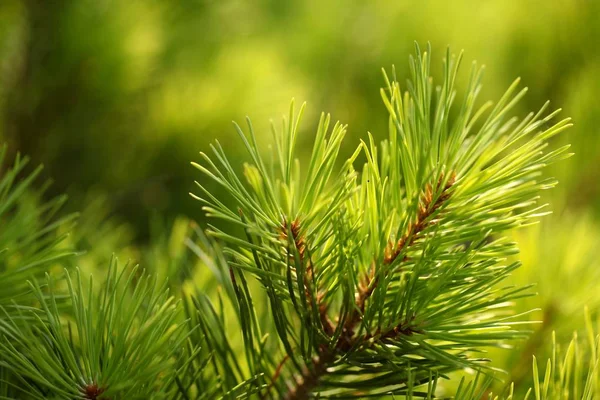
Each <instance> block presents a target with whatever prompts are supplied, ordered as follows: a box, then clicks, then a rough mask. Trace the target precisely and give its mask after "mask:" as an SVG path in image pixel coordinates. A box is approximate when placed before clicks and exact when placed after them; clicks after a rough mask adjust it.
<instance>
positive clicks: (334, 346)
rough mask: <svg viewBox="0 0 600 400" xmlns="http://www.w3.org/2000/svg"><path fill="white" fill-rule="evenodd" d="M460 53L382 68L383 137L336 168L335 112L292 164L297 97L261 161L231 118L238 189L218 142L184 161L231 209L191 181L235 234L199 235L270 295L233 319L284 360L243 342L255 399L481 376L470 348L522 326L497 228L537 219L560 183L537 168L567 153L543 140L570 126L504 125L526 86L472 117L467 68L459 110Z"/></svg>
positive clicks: (474, 80)
mask: <svg viewBox="0 0 600 400" xmlns="http://www.w3.org/2000/svg"><path fill="white" fill-rule="evenodd" d="M460 59H461V56H459V57H457V58H453V57H451V56H450V53H448V54H447V58H446V60H445V62H444V68H443V72H444V80H443V83H442V85H441V86H440V87H438V88H435V89H434V87H433V86H432V80H431V78H430V76H429V64H430V63H429V53H428V52H427V53H421V52H420V49H418V48H417V57H416V58H411V71H412V80H411V81H409V83H408V90H407V91H406V92H404V93H402V91H401V90H400V86H399V84H398V83H397V81H396V79H395V77H394V79H390V78H389V77H388V76H387V75H385V74H384V78H385V81H386V88H384V89H382V92H381V93H382V98H383V101H384V104H385V106H386V108H387V109H388V112H389V116H390V118H389V131H390V134H389V139H388V140H387V141H384V142H383V143H382V144H381V145H380V146H379V147H378V146H377V145H376V144H375V143H374V140H373V138H372V136H371V135H369V141H368V144H367V143H365V142H361V145H360V146H359V147H358V149H357V150H356V151H355V152H354V154H353V155H352V156H351V157H350V158H349V159H347V160H346V161H345V162H344V164H343V165H342V167H341V169H340V170H339V172H338V173H337V174H334V173H333V170H334V167H335V165H336V164H337V162H336V158H337V156H338V153H339V149H340V144H341V141H342V138H343V136H344V134H345V130H346V127H345V126H344V125H342V124H339V123H336V124H335V126H334V127H333V130H332V132H331V135H330V136H329V137H327V132H328V130H329V129H328V128H329V121H330V117H329V116H325V115H322V117H321V119H320V121H319V125H318V127H317V134H316V139H315V145H314V148H313V153H312V155H311V158H310V161H309V163H308V168H307V169H306V170H304V171H305V172H303V170H301V168H300V162H299V161H298V160H295V154H294V149H295V147H296V145H295V142H296V139H297V135H298V129H299V124H300V119H301V116H302V114H303V109H304V106H303V107H302V108H301V110H300V113H299V115H298V117H297V118H296V117H295V114H294V107H293V103H292V107H291V108H290V115H289V118H287V119H285V120H284V123H283V129H282V131H280V132H278V131H277V130H276V129H273V133H274V140H275V146H274V147H275V154H274V156H273V157H272V159H273V162H272V163H271V164H269V163H267V162H265V161H263V159H262V156H261V153H260V151H259V149H258V147H257V144H256V139H255V134H254V131H253V128H252V124H251V123H250V121H249V120H248V130H249V137H247V136H246V135H245V134H244V133H243V132H242V130H241V128H239V127H238V126H237V125H236V129H237V130H238V133H239V135H240V137H241V139H242V141H243V142H244V144H245V146H246V148H247V150H248V152H249V154H250V157H251V160H252V161H251V163H249V164H246V165H245V168H244V175H245V177H246V183H244V182H243V181H242V179H240V178H239V177H238V176H237V174H236V173H235V169H234V167H233V166H232V165H231V164H230V163H229V161H228V160H227V157H226V155H225V152H224V151H223V149H222V147H221V146H220V145H219V144H218V143H217V144H216V146H212V150H213V153H214V157H213V158H211V157H209V156H207V155H205V154H203V153H202V157H203V159H204V163H203V164H202V165H201V164H194V166H195V167H197V168H198V169H199V170H200V171H202V172H203V173H204V174H205V175H206V176H207V177H208V178H210V179H212V180H214V181H216V182H217V183H218V184H219V185H220V186H221V187H222V188H223V189H224V190H225V191H226V192H228V193H229V194H230V195H231V197H232V198H233V199H234V201H235V202H236V208H235V211H234V210H232V209H229V208H228V207H227V206H226V205H225V204H224V203H223V202H221V201H220V200H219V199H217V198H216V197H215V196H214V195H213V194H212V193H211V192H209V191H207V190H206V189H204V187H203V186H202V185H201V184H200V183H198V186H199V187H200V189H201V190H202V192H203V195H202V197H201V196H195V197H196V198H197V199H198V200H200V201H201V202H203V203H204V204H205V207H204V209H205V211H206V212H207V214H208V215H209V216H212V217H215V218H217V219H221V220H224V221H227V222H228V223H233V224H235V225H237V226H239V227H241V228H243V230H244V232H245V236H243V237H237V236H235V235H232V234H229V233H227V232H224V231H222V230H221V229H219V228H218V227H216V226H210V228H209V233H210V235H212V236H213V237H215V238H217V239H219V240H223V241H224V242H225V243H226V246H227V247H226V248H225V250H224V251H225V254H226V257H227V258H228V260H227V263H228V264H229V268H231V271H232V277H235V279H236V280H239V279H242V278H243V277H244V276H245V275H251V276H253V277H255V278H256V279H257V281H258V282H259V283H260V284H261V286H262V288H263V289H262V292H259V294H256V292H255V295H259V296H265V298H266V299H267V301H268V303H269V307H270V311H271V318H272V320H271V321H262V322H263V324H264V325H263V327H262V328H261V327H260V326H259V325H248V324H246V328H242V332H243V334H244V335H252V336H254V335H258V334H259V332H262V331H263V329H264V330H265V331H266V332H267V333H270V334H272V335H274V336H275V337H276V340H275V345H274V347H273V348H272V349H273V351H275V352H277V353H279V354H280V357H279V358H273V357H269V358H268V360H266V359H264V358H261V357H260V356H259V355H258V354H257V353H256V352H257V350H256V348H257V347H256V346H257V345H255V344H253V345H252V346H250V342H246V344H247V345H248V346H250V350H249V349H247V351H250V353H249V354H251V357H250V359H251V360H253V361H251V362H252V365H254V366H255V370H253V374H252V375H253V376H259V375H262V376H265V377H268V378H267V380H266V382H265V386H263V387H264V388H265V389H268V390H266V391H264V392H261V393H262V394H263V396H267V397H268V396H271V395H272V392H275V393H276V394H277V396H280V397H283V398H290V399H293V398H296V399H303V398H309V397H311V396H319V397H320V398H335V397H352V396H362V395H365V394H369V395H372V396H377V395H383V394H399V395H400V394H405V393H407V390H409V389H408V388H409V381H410V380H413V381H414V382H416V381H421V380H424V382H427V379H428V377H430V376H433V375H438V374H443V373H446V372H448V371H453V370H456V369H461V368H465V367H470V368H474V369H477V370H485V369H486V368H487V366H486V361H488V360H486V359H484V358H480V357H477V352H480V351H483V349H484V348H485V347H488V346H504V345H505V342H507V341H511V340H515V339H519V338H523V337H525V336H526V332H524V331H520V330H518V329H515V327H517V326H518V325H519V324H521V323H526V322H525V321H519V318H520V316H519V315H515V314H514V313H512V312H511V309H510V307H509V306H510V304H511V303H512V302H513V301H514V300H517V299H519V298H521V297H523V296H527V295H529V292H528V287H523V288H513V287H501V286H499V284H500V282H502V281H503V280H504V279H505V278H506V277H507V276H508V275H509V274H510V273H511V271H513V270H514V269H515V268H517V267H518V266H519V264H518V263H512V264H506V258H507V257H508V256H509V255H512V254H515V253H516V252H517V248H516V245H515V244H514V243H511V242H509V241H508V240H507V237H506V231H508V230H510V229H514V228H517V227H520V226H526V225H527V224H530V223H532V222H533V221H535V220H536V218H538V217H539V216H541V215H543V214H544V212H542V211H541V209H542V207H543V206H542V207H537V206H536V205H535V204H536V201H537V197H538V192H539V191H540V190H543V189H547V188H550V187H552V186H554V185H555V181H553V180H543V179H540V171H541V169H543V168H544V167H545V166H546V165H548V164H549V163H552V162H556V161H558V160H561V159H563V158H565V157H568V156H569V154H567V153H566V150H567V149H568V146H566V147H562V148H559V149H556V150H553V151H550V152H548V153H546V152H545V148H546V146H547V140H548V139H549V138H550V137H552V136H554V135H556V134H558V133H559V132H561V131H562V130H564V129H566V128H568V127H569V126H570V122H569V119H564V120H562V121H559V122H558V123H556V124H555V125H552V126H550V127H547V126H548V122H549V121H550V120H551V119H552V118H553V117H555V116H556V114H557V113H556V112H553V113H550V114H549V115H548V116H545V117H544V116H542V115H543V112H544V110H545V108H546V107H547V104H546V105H544V107H542V109H541V110H540V111H539V112H538V113H537V114H534V113H531V114H529V115H528V116H526V117H525V118H524V119H523V120H522V121H521V122H520V123H517V122H518V119H517V118H509V116H508V112H509V110H510V109H511V108H512V107H514V105H515V104H516V102H517V101H518V100H519V99H520V98H521V97H522V96H523V95H524V93H525V91H524V90H522V91H521V92H518V93H516V94H515V91H516V87H517V86H516V83H515V84H513V85H511V87H510V88H509V89H508V90H507V92H506V94H505V95H504V96H503V97H502V98H501V99H500V101H499V102H498V104H497V105H496V106H495V107H494V108H492V109H491V111H489V113H488V115H487V117H486V119H485V120H483V119H482V118H483V116H484V115H485V113H486V110H488V108H489V104H487V103H486V104H485V105H484V106H482V107H481V108H480V109H479V110H477V111H476V110H475V108H474V107H475V106H474V104H475V99H476V97H477V94H478V93H479V92H480V80H481V69H477V68H475V67H474V69H473V71H472V73H471V78H470V82H469V85H468V88H467V93H466V95H465V96H464V100H463V103H462V105H460V109H459V110H458V112H455V111H454V110H452V106H453V104H454V102H455V100H456V98H457V96H456V93H455V90H454V82H455V79H456V75H457V73H458V66H459V64H460ZM433 93H435V94H436V96H435V98H434V96H433V95H432V94H433ZM361 153H362V154H364V155H365V157H366V163H365V165H364V167H363V169H362V172H361V173H360V174H359V173H357V172H356V171H355V169H354V162H355V161H356V160H357V158H358V156H359V155H360V154H361ZM213 159H214V161H213ZM244 282H245V280H244ZM233 283H234V286H237V285H239V283H236V282H235V281H234V282H233ZM244 285H246V283H244ZM240 293H242V291H241V290H236V293H235V296H236V299H237V302H238V303H239V305H240V307H242V305H243V307H244V308H245V309H246V311H245V312H247V313H248V314H249V315H253V314H255V311H254V310H253V307H254V306H250V307H249V306H248V305H249V296H250V295H249V294H244V295H240ZM246 293H249V292H246ZM232 299H233V298H232ZM255 321H256V322H258V321H257V320H255ZM253 324H254V322H253ZM284 360H285V361H284Z"/></svg>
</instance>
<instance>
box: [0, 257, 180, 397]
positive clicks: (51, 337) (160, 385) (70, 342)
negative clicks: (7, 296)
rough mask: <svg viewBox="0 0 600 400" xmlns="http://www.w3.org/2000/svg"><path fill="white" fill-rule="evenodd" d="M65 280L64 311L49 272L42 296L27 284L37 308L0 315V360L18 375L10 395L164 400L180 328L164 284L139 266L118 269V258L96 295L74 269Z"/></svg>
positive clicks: (35, 285)
mask: <svg viewBox="0 0 600 400" xmlns="http://www.w3.org/2000/svg"><path fill="white" fill-rule="evenodd" d="M65 280H66V284H67V287H68V292H67V293H68V299H67V302H68V308H67V310H61V308H60V307H59V305H58V303H59V299H58V298H57V297H58V296H57V295H56V294H55V293H56V290H57V289H56V283H55V282H54V281H53V279H52V278H50V277H48V278H47V285H48V289H49V293H50V295H49V296H48V297H47V296H46V295H45V294H44V292H43V290H42V289H41V287H40V285H39V284H38V283H37V282H36V281H33V282H32V283H30V286H31V288H32V290H33V292H34V294H35V296H36V298H37V300H38V301H39V303H40V306H39V307H34V308H32V307H28V308H21V307H20V308H19V314H18V316H15V317H11V316H9V315H5V316H6V318H5V319H2V320H0V333H1V334H2V342H1V343H0V348H1V350H2V357H1V358H0V362H1V365H2V366H4V367H5V368H6V369H7V370H9V371H11V372H12V373H13V374H14V375H15V376H16V377H18V386H17V385H14V384H13V385H12V386H14V387H13V388H12V389H13V391H12V392H13V393H14V394H16V395H17V396H22V395H23V394H25V393H26V394H27V395H29V396H31V397H32V398H37V399H45V398H60V399H73V398H89V399H92V398H93V399H95V398H101V397H104V398H128V399H133V398H136V399H145V398H148V396H150V395H151V394H152V395H153V396H154V397H155V398H161V397H164V398H168V395H167V393H166V391H165V389H166V388H168V387H169V384H170V383H172V380H173V379H174V376H175V373H176V370H175V369H174V362H173V360H172V357H173V355H174V354H175V352H176V351H178V349H179V348H180V347H181V346H182V342H183V340H184V339H185V337H186V333H185V331H184V329H183V328H184V325H183V324H179V325H176V324H175V323H176V318H177V313H178V304H177V303H176V302H175V301H174V299H173V297H172V296H170V295H169V291H168V290H167V289H166V287H165V286H164V285H158V284H157V282H156V280H155V279H152V278H151V277H150V276H148V275H147V274H144V273H143V272H140V271H139V270H138V269H137V268H127V267H126V268H124V269H123V270H122V271H121V272H118V271H117V265H116V260H115V261H113V263H112V264H111V267H110V268H109V270H108V279H107V281H106V282H105V284H104V286H103V288H102V289H101V291H100V293H99V294H96V293H94V291H93V288H92V285H93V280H92V278H91V277H90V279H89V283H88V285H87V287H86V285H85V284H86V283H87V282H83V279H82V278H81V275H80V273H79V271H77V272H76V279H75V280H72V279H71V278H70V276H69V274H68V273H67V274H66V277H65ZM21 322H26V323H21Z"/></svg>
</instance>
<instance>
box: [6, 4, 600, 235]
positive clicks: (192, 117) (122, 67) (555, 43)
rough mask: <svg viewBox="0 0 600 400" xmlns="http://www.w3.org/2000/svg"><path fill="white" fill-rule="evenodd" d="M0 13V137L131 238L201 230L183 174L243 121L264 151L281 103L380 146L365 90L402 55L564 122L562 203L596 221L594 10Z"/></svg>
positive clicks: (40, 7) (46, 9)
mask: <svg viewBox="0 0 600 400" xmlns="http://www.w3.org/2000/svg"><path fill="white" fill-rule="evenodd" d="M1 3H2V4H0V21H1V23H0V60H2V61H1V64H0V135H1V136H2V137H4V138H5V139H8V140H9V141H11V142H13V143H14V145H13V146H11V148H14V149H19V150H20V151H22V152H23V153H26V154H30V155H31V156H32V157H33V158H34V160H35V161H39V162H44V164H46V165H47V166H49V168H50V175H51V176H53V177H54V178H55V179H56V185H55V190H56V191H57V192H62V191H64V190H65V189H68V190H69V192H70V194H71V195H72V198H74V199H75V198H77V199H80V200H82V199H84V198H85V197H84V193H86V192H87V191H88V190H89V189H90V188H92V187H94V188H97V189H98V190H100V191H102V192H105V193H107V197H108V200H109V202H110V204H111V207H113V208H114V209H116V210H117V211H119V213H120V214H121V215H125V216H126V218H127V219H128V220H130V221H132V222H133V223H134V225H135V229H136V233H141V237H145V238H147V237H148V232H149V225H148V220H149V218H148V216H147V214H148V211H149V210H151V209H158V210H160V211H161V212H163V213H166V214H167V215H169V216H171V218H173V217H174V216H175V215H177V214H180V213H184V214H187V215H190V216H192V217H193V218H199V217H200V213H198V212H197V210H196V209H195V208H194V204H193V202H192V201H191V200H190V199H189V198H188V197H187V192H188V191H189V190H190V189H191V183H190V182H191V181H192V179H191V177H192V176H193V172H192V170H191V168H189V166H188V165H187V161H188V160H191V159H194V157H195V155H196V154H197V151H198V150H203V149H206V147H207V143H208V142H209V140H210V139H212V138H214V137H218V138H220V139H222V141H223V142H224V143H231V142H230V141H229V139H230V138H231V137H232V132H233V131H232V130H231V129H229V121H231V120H232V119H235V120H242V119H243V117H244V115H245V114H246V113H249V114H251V116H252V117H253V120H254V121H256V122H255V124H256V130H257V134H258V136H259V141H263V142H264V141H267V140H270V139H269V138H270V135H269V132H268V129H267V128H268V120H269V118H278V117H279V114H280V113H283V112H285V109H286V106H287V104H288V102H289V99H290V98H291V97H296V98H297V99H299V100H307V101H308V102H309V104H310V107H309V110H316V111H313V112H318V110H327V111H329V112H331V113H332V116H333V117H334V118H335V119H340V120H342V121H345V122H346V123H348V124H349V126H351V127H353V128H352V130H351V131H350V132H349V133H348V135H349V140H348V141H347V142H349V143H354V140H356V139H357V138H358V137H362V135H363V134H364V132H365V131H366V129H367V128H368V129H370V130H371V131H372V132H373V133H374V135H375V136H376V138H383V137H384V135H385V132H386V128H387V127H386V123H387V121H386V117H385V114H384V113H383V112H382V110H381V107H379V97H378V94H377V93H376V91H373V90H372V88H373V87H377V86H378V85H379V69H380V68H381V67H389V66H390V65H391V64H393V63H394V64H396V65H397V68H398V75H399V76H406V75H407V72H408V71H407V70H406V62H405V61H406V60H405V55H406V54H408V53H409V52H410V51H411V49H412V43H413V41H414V40H417V41H419V42H421V43H424V42H426V41H430V42H431V43H432V45H433V48H434V49H444V48H445V47H446V46H447V45H452V47H453V48H464V49H466V50H467V53H466V55H467V57H468V59H477V60H478V61H479V62H480V63H484V64H486V65H490V66H491V67H490V68H488V70H487V71H486V75H487V76H486V82H488V84H487V85H486V91H485V92H484V93H483V95H482V96H483V97H484V98H486V99H487V98H494V97H496V98H497V97H498V95H499V94H500V92H501V91H502V90H503V88H504V87H505V86H506V84H507V83H508V82H510V81H512V79H514V77H515V76H519V75H520V76H521V77H522V78H523V82H524V83H525V84H526V85H529V86H530V87H532V88H533V90H532V91H531V93H530V94H529V95H528V97H527V98H526V100H525V102H523V103H522V104H521V105H520V108H519V109H520V110H521V111H522V112H523V113H524V112H525V111H528V110H531V109H534V108H535V107H536V106H537V105H539V104H542V103H543V102H544V101H545V100H547V99H550V100H551V101H553V102H555V103H556V104H558V103H560V104H561V106H563V107H564V108H565V109H566V114H567V115H571V116H573V117H574V120H575V121H576V122H577V125H576V129H574V130H573V131H572V132H571V133H570V134H569V135H568V137H565V138H563V139H560V140H561V141H565V142H571V143H574V146H573V149H574V151H575V152H576V153H577V154H578V155H579V156H578V157H577V158H576V160H575V161H572V162H571V163H570V164H569V165H568V166H564V167H561V171H560V172H561V175H562V176H559V178H561V179H560V180H561V181H562V182H564V183H563V191H564V192H565V197H564V199H565V200H564V201H565V203H566V204H567V205H569V206H573V207H578V208H580V207H583V206H588V205H591V206H593V208H594V209H595V213H596V215H598V213H599V212H600V206H597V203H598V201H597V198H598V196H600V193H598V189H597V185H595V184H594V182H595V181H597V178H598V176H597V168H595V165H596V164H597V163H598V160H599V157H600V156H599V155H598V154H599V153H600V152H599V151H598V149H599V148H600V139H598V138H599V137H600V135H599V134H598V126H600V125H599V124H598V122H599V120H598V119H599V118H600V117H599V116H598V113H596V112H593V110H595V109H596V108H597V107H596V100H595V94H596V93H597V92H598V91H599V90H600V79H599V76H600V52H599V51H598V49H597V47H598V46H597V43H598V42H600V28H598V27H597V25H598V24H597V23H596V21H597V19H598V17H599V16H600V3H598V2H596V1H582V0H559V1H555V2H539V1H533V0H528V1H520V2H512V1H508V2H507V1H502V0H493V1H486V2H480V3H476V4H473V2H471V1H467V0H464V1H455V2H452V4H444V3H440V2H426V3H421V2H418V3H413V4H411V2H387V1H386V2H384V1H376V2H369V4H360V3H352V4H347V2H345V1H341V0H338V1H332V2H327V3H326V4H322V2H320V1H317V0H311V1H306V2H280V1H260V2H242V1H223V2H218V1H210V0H186V1H180V2H171V1H165V0H158V1H150V0H133V1H127V2H123V1H116V0H100V1H92V0H81V1H68V0H58V1H53V2H52V3H51V4H50V2H44V1H35V0H27V1H23V0H5V1H2V2H1ZM92 28H93V29H92ZM440 54H441V53H440ZM434 56H435V54H434ZM433 72H434V74H437V75H438V77H439V76H440V75H441V73H442V71H441V70H438V71H433ZM458 83H459V85H460V84H464V83H465V82H464V81H462V82H458ZM312 117H314V115H312V116H311V115H308V116H307V118H312ZM299 145H300V146H301V147H302V146H307V145H308V141H307V140H306V139H305V138H301V139H300V143H299ZM345 146H346V147H345V150H346V151H347V152H349V151H350V148H348V147H347V146H348V145H345ZM232 147H233V148H232V149H228V150H229V151H230V152H239V151H240V150H239V148H238V147H237V146H235V145H233V146H232ZM302 149H303V150H306V149H305V148H304V147H302ZM73 196H76V197H73Z"/></svg>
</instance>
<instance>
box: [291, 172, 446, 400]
mask: <svg viewBox="0 0 600 400" xmlns="http://www.w3.org/2000/svg"><path fill="white" fill-rule="evenodd" d="M455 178H456V176H455V174H454V173H452V175H451V176H450V177H449V179H448V181H447V182H445V183H444V176H443V174H442V176H441V177H440V178H439V180H438V182H437V184H436V188H435V192H436V193H438V192H439V193H440V194H439V197H438V198H437V199H435V200H434V189H433V187H432V185H431V184H427V186H426V187H425V191H424V193H423V195H422V196H421V199H420V202H419V211H418V214H417V219H416V221H415V222H414V223H410V224H409V225H408V229H407V231H406V233H405V234H404V235H403V236H402V237H401V238H400V239H399V240H398V241H397V242H396V243H393V242H391V241H390V243H389V244H388V246H387V247H386V250H385V253H384V259H383V263H384V265H391V264H392V263H393V262H394V261H395V260H396V259H397V258H398V256H399V255H400V254H402V253H403V252H404V253H406V250H407V249H408V248H410V247H411V246H413V245H414V243H415V242H416V241H417V240H418V239H419V238H420V237H421V234H422V232H423V231H425V229H426V228H428V227H429V226H431V225H432V224H433V223H434V222H433V221H432V220H431V219H430V217H431V216H432V215H433V214H434V213H435V212H436V211H438V210H439V209H440V208H441V207H442V205H443V204H444V202H445V201H446V200H448V198H449V197H450V194H451V193H450V188H451V187H452V186H453V185H454V182H455ZM442 185H444V187H443V188H442V187H441V186H442ZM440 189H441V190H440ZM295 226H296V227H298V224H294V223H292V225H291V231H292V234H293V235H294V240H295V243H296V247H297V248H298V251H299V253H300V254H301V255H302V254H303V251H302V252H301V251H300V249H303V250H305V249H306V242H305V240H304V238H302V239H301V240H297V238H296V233H299V229H298V228H296V229H297V230H296V231H295V228H294V227H295ZM286 237H287V236H286ZM407 260H408V256H407V255H405V256H404V257H403V258H402V262H405V261H407ZM308 270H309V269H308V268H307V272H308ZM310 271H311V274H312V267H311V269H310ZM385 273H386V274H387V273H389V270H387V271H386V272H385ZM311 278H312V275H311ZM305 284H306V282H305ZM378 284H379V275H378V274H377V268H376V265H375V262H373V263H372V264H371V268H370V271H369V272H368V273H367V274H365V276H364V278H363V279H362V280H361V282H360V283H359V286H358V290H357V293H356V295H355V303H356V307H355V308H354V309H353V310H352V311H350V314H349V317H348V318H347V319H346V321H345V322H344V326H343V327H342V333H341V335H340V337H339V340H338V342H337V344H336V346H335V347H334V348H329V347H325V346H322V347H320V348H319V354H318V356H317V357H315V358H314V359H313V362H312V366H310V367H306V368H305V370H304V371H302V374H301V376H299V377H298V378H295V383H296V385H295V386H294V387H293V388H292V389H290V391H289V392H288V393H287V395H286V396H285V399H286V400H304V399H308V398H309V396H310V394H311V392H312V390H313V389H314V388H315V387H317V386H318V384H319V380H320V378H321V377H322V376H323V375H324V374H325V373H326V372H327V368H328V366H329V365H330V364H331V363H332V362H333V361H334V360H335V357H336V355H337V354H339V353H345V352H347V351H349V350H350V349H351V348H353V347H355V346H356V345H358V344H361V343H366V342H367V341H368V340H370V339H372V338H374V337H375V338H378V339H379V340H382V339H391V338H394V337H397V336H399V335H407V336H410V335H412V334H414V333H419V332H420V331H419V330H418V329H415V328H414V327H412V326H411V324H410V322H412V321H410V322H409V323H406V322H405V323H400V324H398V325H397V326H395V327H394V328H392V329H390V330H388V331H386V332H380V331H377V332H376V333H375V334H373V335H371V334H370V333H367V334H366V335H364V336H362V337H358V338H357V337H356V336H355V330H356V328H357V326H358V325H359V323H360V321H361V319H362V316H363V314H364V311H365V306H366V303H367V301H368V299H369V298H370V297H371V295H372V294H373V292H374V291H375V289H376V287H377V285H378ZM322 296H323V295H322V294H319V295H318V296H317V298H318V300H319V302H318V303H319V310H320V311H321V310H322V309H324V310H325V311H324V312H323V313H324V315H325V316H326V315H327V313H326V310H327V305H325V304H322V303H320V300H321V299H322ZM322 319H323V318H322ZM413 319H414V317H413ZM326 320H327V322H328V323H327V327H326V333H328V334H329V335H331V333H333V332H334V328H333V326H332V325H331V323H330V322H329V319H328V318H326ZM325 326H326V325H325V324H324V327H325ZM330 331H331V333H329V332H330Z"/></svg>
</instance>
